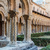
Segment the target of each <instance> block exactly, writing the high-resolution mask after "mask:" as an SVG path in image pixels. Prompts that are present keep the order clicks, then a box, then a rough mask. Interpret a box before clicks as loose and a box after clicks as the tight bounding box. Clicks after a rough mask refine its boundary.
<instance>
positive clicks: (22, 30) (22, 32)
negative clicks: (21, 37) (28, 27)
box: [21, 24, 24, 34]
mask: <svg viewBox="0 0 50 50" xmlns="http://www.w3.org/2000/svg"><path fill="white" fill-rule="evenodd" d="M21 34H24V29H23V24H21Z"/></svg>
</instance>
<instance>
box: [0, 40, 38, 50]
mask: <svg viewBox="0 0 50 50" xmlns="http://www.w3.org/2000/svg"><path fill="white" fill-rule="evenodd" d="M3 42H4V41H3ZM5 49H6V50H38V49H37V46H35V45H34V43H33V42H31V43H30V42H22V41H17V46H9V45H7V46H5V47H2V48H1V47H0V50H5Z"/></svg>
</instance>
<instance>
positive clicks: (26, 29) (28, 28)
mask: <svg viewBox="0 0 50 50" xmlns="http://www.w3.org/2000/svg"><path fill="white" fill-rule="evenodd" d="M24 41H26V42H30V41H31V21H30V20H29V19H28V20H27V21H26V22H25V25H24Z"/></svg>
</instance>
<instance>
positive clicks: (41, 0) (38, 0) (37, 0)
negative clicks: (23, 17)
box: [33, 0, 45, 4]
mask: <svg viewBox="0 0 50 50" xmlns="http://www.w3.org/2000/svg"><path fill="white" fill-rule="evenodd" d="M33 1H34V2H35V3H37V4H38V3H39V4H42V2H43V1H45V0H33Z"/></svg>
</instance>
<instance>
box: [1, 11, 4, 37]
mask: <svg viewBox="0 0 50 50" xmlns="http://www.w3.org/2000/svg"><path fill="white" fill-rule="evenodd" d="M4 22H5V17H4V13H3V12H2V11H0V36H2V35H4V33H5V25H4Z"/></svg>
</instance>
